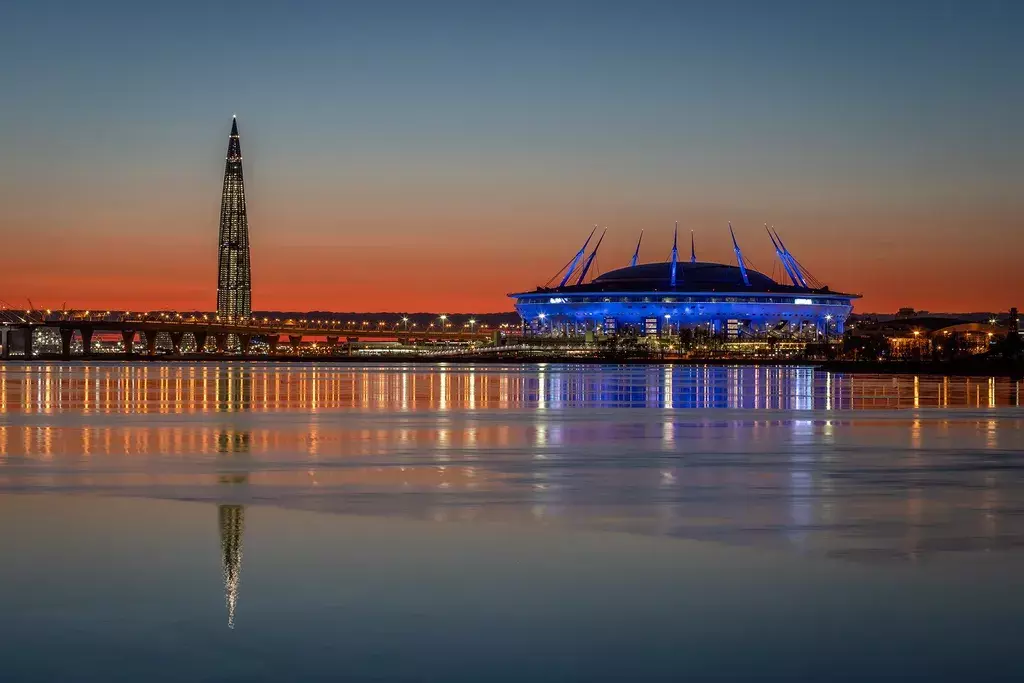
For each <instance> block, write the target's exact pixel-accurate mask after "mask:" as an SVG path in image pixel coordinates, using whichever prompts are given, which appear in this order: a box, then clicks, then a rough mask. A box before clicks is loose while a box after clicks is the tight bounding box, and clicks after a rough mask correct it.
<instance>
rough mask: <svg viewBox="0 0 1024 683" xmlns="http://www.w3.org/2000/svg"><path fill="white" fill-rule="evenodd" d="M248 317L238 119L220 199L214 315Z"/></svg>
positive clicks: (233, 126)
mask: <svg viewBox="0 0 1024 683" xmlns="http://www.w3.org/2000/svg"><path fill="white" fill-rule="evenodd" d="M251 314H252V273H251V272H250V269H249V221H248V218H247V216H246V211H245V182H244V181H243V178H242V145H241V143H240V142H239V139H238V120H237V119H232V121H231V136H230V137H229V138H228V154H227V159H226V161H225V163H224V186H223V189H222V191H221V198H220V245H219V251H218V258H217V315H219V316H221V317H222V318H229V319H236V318H247V317H249V316H250V315H251Z"/></svg>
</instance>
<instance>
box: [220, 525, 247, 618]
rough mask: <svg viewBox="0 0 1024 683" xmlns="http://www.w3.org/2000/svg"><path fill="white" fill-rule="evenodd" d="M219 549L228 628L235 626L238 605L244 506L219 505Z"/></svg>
mask: <svg viewBox="0 0 1024 683" xmlns="http://www.w3.org/2000/svg"><path fill="white" fill-rule="evenodd" d="M217 512H218V517H219V520H220V550H221V560H222V562H223V566H224V602H225V605H226V606H227V609H228V628H234V627H235V608H236V607H237V606H238V582H239V579H240V578H241V574H242V533H243V532H244V531H245V507H243V506H241V505H220V506H218V508H217Z"/></svg>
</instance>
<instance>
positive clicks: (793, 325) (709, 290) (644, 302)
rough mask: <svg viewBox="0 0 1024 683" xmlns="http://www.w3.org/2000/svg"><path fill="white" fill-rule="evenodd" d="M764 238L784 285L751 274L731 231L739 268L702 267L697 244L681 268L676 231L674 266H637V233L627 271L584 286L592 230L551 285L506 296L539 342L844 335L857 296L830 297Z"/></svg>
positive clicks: (777, 242)
mask: <svg viewBox="0 0 1024 683" xmlns="http://www.w3.org/2000/svg"><path fill="white" fill-rule="evenodd" d="M766 230H767V232H768V236H769V238H770V239H771V241H772V245H773V246H774V248H775V255H776V257H777V259H778V263H779V265H780V271H781V273H782V274H783V275H784V277H785V278H786V279H787V280H788V282H778V281H776V280H775V279H773V278H771V277H769V276H768V275H765V274H764V273H761V272H758V271H757V270H754V269H752V268H750V267H748V264H747V262H746V260H745V259H744V257H743V253H742V251H741V250H740V247H739V244H738V243H737V241H736V235H735V233H734V232H733V229H732V225H730V226H729V233H730V235H731V237H732V244H733V249H734V251H735V253H736V264H735V265H731V264H725V263H712V262H705V261H698V260H697V255H696V250H695V249H694V244H693V238H692V236H691V241H690V258H689V260H688V261H680V260H679V258H678V256H679V252H678V227H677V228H676V233H675V236H674V238H673V243H672V256H671V260H670V261H667V262H659V263H639V257H640V243H641V241H642V240H643V233H641V237H640V240H639V241H638V242H637V247H636V251H635V252H634V254H633V258H632V261H631V262H630V264H629V266H627V267H625V268H618V269H616V270H612V271H609V272H606V273H604V274H602V275H599V276H597V277H594V278H593V279H590V280H588V275H590V271H591V268H592V266H593V263H594V259H595V257H596V256H597V252H598V249H600V247H601V242H602V241H603V239H604V234H602V235H601V237H600V238H599V239H598V241H597V243H596V245H595V246H594V248H593V250H592V251H591V252H590V253H589V255H588V254H587V247H588V245H589V244H590V242H591V240H592V239H593V237H594V234H595V232H596V228H595V230H594V231H593V232H591V233H590V236H589V237H588V238H587V241H586V242H584V244H583V247H582V248H581V249H580V250H579V251H578V252H577V253H576V255H575V256H574V257H573V258H572V260H570V261H569V263H567V264H566V265H565V266H564V267H563V268H562V270H561V271H559V273H558V274H556V275H555V277H553V278H552V279H551V281H550V282H549V283H548V286H544V287H538V288H537V289H535V290H533V291H530V292H519V293H514V294H510V295H509V296H510V297H511V298H512V299H514V300H515V307H516V311H517V312H518V313H519V315H520V316H521V317H522V319H523V323H524V325H525V326H527V327H529V328H530V329H532V330H533V331H534V332H537V333H552V334H565V335H573V334H581V333H582V334H585V333H586V332H588V331H593V332H598V333H604V334H615V333H617V332H622V331H625V330H631V331H634V332H636V333H637V334H640V335H666V334H681V333H683V331H684V330H691V331H703V332H704V333H706V334H708V335H712V336H717V337H724V338H727V339H743V338H750V339H752V338H766V337H767V338H772V337H775V338H786V339H800V340H814V339H821V338H826V339H827V338H828V337H829V336H832V335H836V336H838V335H842V334H843V331H844V325H845V322H846V319H847V317H849V315H850V313H851V312H852V310H853V300H854V299H857V298H859V295H856V294H843V293H840V292H834V291H832V290H830V289H829V288H828V287H827V286H825V285H823V284H822V283H821V282H819V281H818V280H817V279H815V278H814V277H813V276H812V275H811V274H810V273H809V272H808V271H807V269H805V268H804V267H803V266H802V265H800V263H799V262H798V261H797V260H796V258H794V257H793V255H792V254H791V253H790V252H789V251H788V250H787V249H786V246H785V245H784V244H783V242H782V239H781V238H780V237H779V235H778V233H777V232H775V231H774V230H773V229H771V228H768V227H767V226H766ZM559 278H561V279H560V281H558V284H557V285H554V286H551V285H552V283H554V282H555V281H556V280H559Z"/></svg>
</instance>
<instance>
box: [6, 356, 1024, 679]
mask: <svg viewBox="0 0 1024 683" xmlns="http://www.w3.org/2000/svg"><path fill="white" fill-rule="evenodd" d="M1020 390H1021V387H1020V385H1019V384H1018V383H1014V382H1011V381H1009V380H999V379H980V380H979V379H965V378H942V377H918V378H915V377H886V376H851V375H835V374H827V373H816V372H814V371H813V370H811V369H809V368H778V367H760V368H757V367H740V368H727V367H685V366H679V367H671V366H604V367H601V366H563V365H548V366H518V365H515V366H494V365H480V366H469V365H449V366H425V365H409V366H406V365H389V364H381V365H355V366H353V365H338V366H329V365H308V364H301V365H294V366H288V365H282V364H259V363H254V364H223V365H213V364H195V365H192V364H167V365H158V364H139V365H133V366H120V365H117V364H92V365H83V364H51V365H21V364H10V365H0V454H2V455H0V547H2V548H4V550H5V557H6V559H5V561H4V562H0V615H3V617H2V618H0V677H2V678H3V680H19V681H20V680H26V681H27V680H88V679H94V680H139V679H142V678H145V679H148V680H182V679H197V680H268V681H271V680H339V679H348V680H368V679H369V680H524V679H534V680H679V679H681V678H687V677H689V678H692V679H696V680H700V679H703V678H707V677H713V676H718V677H720V678H725V679H731V680H748V679H759V678H776V679H778V678H782V679H787V680H794V679H808V680H865V679H877V678H888V679H892V680H906V679H907V678H913V677H924V678H928V679H929V680H1004V679H1013V678H1014V677H1019V676H1021V675H1024V665H1022V663H1021V662H1020V661H1019V656H1018V655H1017V648H1018V643H1019V642H1020V638H1021V637H1022V636H1024V598H1022V597H1020V595H1019V593H1020V591H1019V590H1018V587H1019V585H1020V578H1019V577H1020V576H1021V570H1022V569H1024V410H1022V409H1021V408H1020ZM5 672H6V673H5Z"/></svg>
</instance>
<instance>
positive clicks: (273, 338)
mask: <svg viewBox="0 0 1024 683" xmlns="http://www.w3.org/2000/svg"><path fill="white" fill-rule="evenodd" d="M280 342H281V339H280V337H279V336H278V335H276V334H268V335H267V346H269V347H270V355H271V356H274V355H277V345H278V344H279V343H280Z"/></svg>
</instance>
